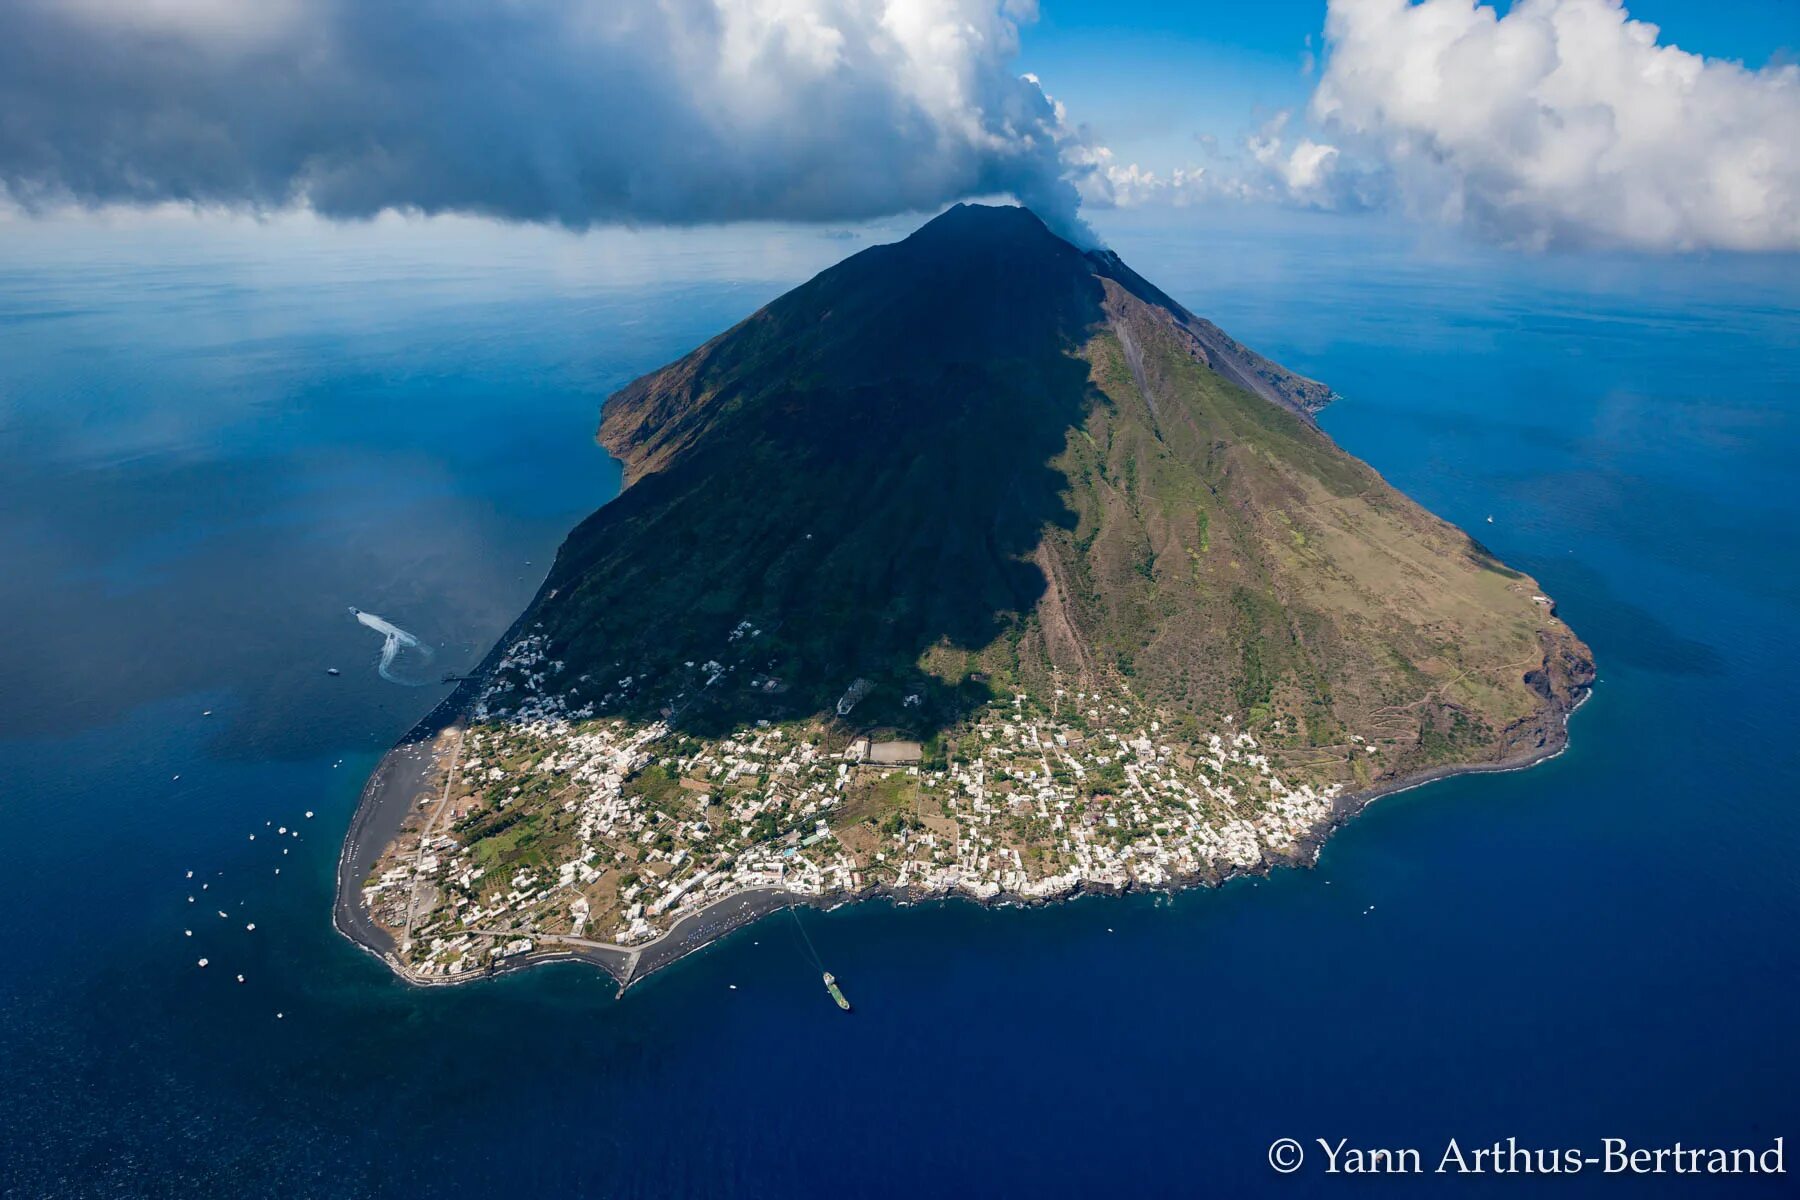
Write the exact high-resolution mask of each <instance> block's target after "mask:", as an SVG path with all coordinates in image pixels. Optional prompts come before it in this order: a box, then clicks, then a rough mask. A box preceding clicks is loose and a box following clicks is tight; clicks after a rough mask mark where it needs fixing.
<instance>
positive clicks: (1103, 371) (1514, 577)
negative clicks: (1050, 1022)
mask: <svg viewBox="0 0 1800 1200" xmlns="http://www.w3.org/2000/svg"><path fill="white" fill-rule="evenodd" d="M1329 398H1330V393H1329V391H1328V390H1327V389H1326V388H1325V387H1323V386H1322V385H1320V384H1318V383H1315V382H1313V381H1311V380H1306V379H1303V378H1301V377H1299V376H1295V375H1293V374H1292V373H1290V372H1287V371H1285V370H1283V369H1282V368H1281V367H1279V366H1277V365H1276V364H1274V363H1271V362H1269V361H1268V360H1266V359H1263V358H1261V357H1260V356H1258V355H1256V354H1254V353H1253V352H1251V351H1249V350H1247V349H1245V348H1244V347H1242V346H1241V345H1239V344H1238V343H1236V342H1235V341H1233V340H1232V339H1230V338H1229V337H1227V336H1226V335H1225V334H1224V333H1223V332H1222V331H1220V330H1219V329H1218V328H1217V327H1216V326H1214V325H1212V324H1211V323H1210V322H1206V321H1203V320H1201V319H1200V318H1197V317H1195V316H1193V315H1192V314H1190V313H1188V312H1187V311H1186V310H1185V309H1183V308H1181V306H1180V305H1178V304H1176V303H1175V302H1174V301H1172V300H1171V299H1169V298H1168V297H1167V296H1165V295H1164V294H1163V293H1162V292H1160V291H1158V290H1157V289H1156V288H1154V287H1153V286H1151V285H1150V284H1148V283H1147V282H1145V281H1144V280H1143V279H1142V278H1141V277H1140V276H1138V275H1137V274H1136V273H1135V272H1133V271H1132V270H1131V269H1130V268H1128V267H1126V266H1125V265H1124V264H1123V263H1122V262H1120V261H1119V260H1118V258H1117V257H1116V256H1115V255H1112V254H1110V253H1108V252H1104V251H1102V252H1095V253H1083V252H1082V251H1080V250H1078V249H1077V248H1075V247H1074V246H1072V245H1071V244H1069V243H1067V242H1065V241H1063V240H1062V239H1060V238H1058V237H1056V236H1055V235H1054V234H1052V233H1050V231H1049V230H1048V229H1046V228H1045V227H1044V226H1043V224H1042V223H1041V222H1040V221H1038V219H1037V218H1036V217H1035V216H1033V215H1032V214H1031V213H1030V212H1028V211H1026V210H1024V209H1018V208H983V207H975V206H958V207H957V208H955V209H952V210H950V211H949V212H947V213H945V214H944V215H943V216H941V217H939V218H937V219H936V220H934V221H932V222H931V223H929V224H928V225H926V226H925V227H924V228H922V229H921V230H919V231H918V232H917V233H915V234H914V235H912V236H911V237H909V238H907V239H906V240H904V241H902V242H899V243H896V244H894V245H889V246H881V247H876V248H874V249H870V250H867V251H865V252H863V253H861V254H858V255H855V256H854V257H852V258H850V259H848V260H846V261H845V262H843V263H840V264H838V265H837V266H835V267H833V268H831V269H829V270H827V271H825V272H823V273H822V274H820V275H819V276H817V277H816V278H814V279H813V280H811V281H810V282H808V283H806V284H804V285H802V286H800V287H798V288H796V289H794V290H793V291H791V292H789V293H787V294H786V295H784V296H782V297H781V298H779V299H777V300H776V301H774V302H773V303H771V304H770V305H768V306H767V307H766V308H764V309H762V310H761V311H759V312H758V313H756V314H754V315H753V316H751V317H750V318H748V319H747V320H745V321H744V322H742V323H741V324H739V325H738V326H736V327H734V328H733V329H731V330H729V331H727V332H726V333H724V334H721V335H720V336H719V337H717V338H715V339H713V340H712V341H710V342H708V343H707V344H706V345H704V346H702V347H700V348H699V349H697V350H695V351H694V352H693V353H691V354H689V355H688V356H686V357H685V358H683V359H681V360H679V361H678V362H675V363H673V364H671V365H669V366H668V367H665V368H663V369H662V370H660V371H657V372H654V373H652V374H650V375H647V376H645V377H643V378H642V379H639V380H638V381H636V382H634V383H632V384H631V385H630V386H628V387H626V388H624V389H623V390H621V391H620V392H618V393H617V394H615V395H614V396H613V397H611V398H610V399H609V400H608V401H607V404H606V408H605V413H604V417H603V421H602V424H601V429H600V440H601V441H602V443H603V444H604V445H605V446H606V447H607V448H608V449H609V450H610V451H612V453H613V454H615V455H616V456H617V457H619V458H620V459H621V460H622V462H623V463H624V465H625V479H626V483H627V487H626V490H625V491H624V492H623V493H622V494H621V495H620V496H619V497H618V498H617V499H616V500H614V501H613V502H612V503H610V504H608V505H606V506H605V507H604V508H602V509H601V510H600V511H598V512H597V513H595V514H594V515H593V516H592V517H590V518H589V519H588V520H586V521H585V522H583V523H582V524H581V525H580V526H579V527H578V528H577V529H576V530H575V531H574V532H573V533H572V534H571V535H570V537H569V539H568V541H567V542H566V543H565V545H564V546H563V548H562V550H561V551H560V553H559V555H558V558H557V562H556V565H555V567H554V568H553V570H552V573H551V576H550V578H549V580H548V581H547V583H546V585H545V589H544V591H543V593H542V594H541V596H540V599H539V601H538V603H537V605H536V608H535V611H534V612H533V613H532V614H531V615H530V621H531V623H532V624H534V625H535V626H536V627H537V631H538V632H540V633H542V634H543V635H545V636H546V637H547V639H548V641H549V646H550V651H551V655H552V656H553V657H554V658H556V659H558V660H561V661H563V662H564V663H566V664H567V666H566V669H565V673H566V675H567V677H568V679H567V680H566V681H565V683H564V687H565V688H566V689H567V690H572V691H574V692H575V693H576V695H577V696H578V697H580V698H582V699H588V700H592V701H594V702H595V703H596V704H597V705H598V706H599V707H600V709H601V710H602V711H619V712H625V713H627V714H630V715H633V716H639V717H649V716H656V715H667V714H673V716H674V717H675V720H676V722H677V724H679V725H680V726H682V727H684V728H687V729H690V730H692V731H693V732H696V733H702V734H717V733H721V732H724V731H727V730H729V729H732V728H737V727H741V726H742V725H744V724H747V723H749V722H751V721H754V720H757V719H764V718H767V719H780V718H785V717H796V716H805V715H811V714H815V713H822V712H828V711H830V710H831V708H832V705H833V704H834V703H835V702H836V701H837V700H838V698H839V697H840V696H842V695H843V694H844V692H845V690H846V688H847V686H849V685H850V683H851V682H852V681H853V680H855V679H858V678H863V679H867V680H869V681H871V682H872V683H873V684H874V688H873V690H872V691H870V692H869V694H868V697H867V699H866V700H865V701H863V702H862V704H861V705H860V706H859V707H858V708H857V709H856V712H855V720H856V721H857V722H858V723H859V724H860V725H862V726H865V727H867V726H881V727H893V728H897V729H905V730H910V731H913V732H916V733H919V734H922V735H929V734H931V733H933V732H935V731H936V730H938V729H940V728H942V727H944V726H945V725H947V724H949V723H952V722H954V721H956V720H957V719H958V718H959V717H961V716H963V715H965V714H966V713H967V712H968V711H970V709H971V708H972V707H973V706H975V705H977V704H979V703H982V702H984V701H986V700H987V699H988V698H989V697H990V696H991V695H993V694H994V693H995V692H997V691H1004V690H1007V689H1013V688H1019V689H1029V690H1033V691H1036V692H1038V693H1040V694H1048V693H1049V692H1050V691H1053V690H1054V689H1055V688H1056V687H1058V686H1061V685H1063V684H1067V683H1071V682H1074V683H1076V684H1078V685H1079V684H1081V683H1086V684H1091V685H1108V686H1114V685H1116V686H1125V687H1129V688H1130V689H1132V690H1133V691H1135V692H1137V693H1138V694H1139V695H1142V696H1144V697H1145V698H1146V699H1149V700H1150V701H1152V702H1153V703H1155V704H1157V705H1159V706H1164V707H1166V708H1167V710H1168V712H1169V713H1170V719H1171V720H1173V721H1177V722H1183V723H1186V724H1188V725H1190V726H1191V728H1192V729H1193V730H1198V729H1200V728H1203V727H1204V728H1212V727H1216V723H1217V722H1218V721H1220V720H1222V719H1224V718H1226V717H1230V718H1231V719H1232V720H1235V721H1238V722H1240V723H1241V724H1240V725H1239V727H1240V728H1252V729H1254V730H1256V731H1257V733H1258V736H1259V738H1261V739H1263V741H1264V744H1265V745H1268V746H1271V747H1273V748H1274V751H1275V753H1277V754H1280V755H1283V756H1285V762H1284V765H1285V766H1287V767H1290V768H1309V769H1316V770H1318V771H1320V772H1323V773H1324V774H1326V775H1335V776H1337V777H1339V778H1341V779H1343V780H1344V781H1345V782H1351V783H1357V784H1366V783H1368V782H1370V778H1369V776H1370V773H1371V767H1370V766H1369V765H1368V764H1367V763H1366V762H1365V761H1364V760H1363V758H1362V757H1361V756H1359V755H1358V754H1356V753H1355V748H1356V745H1357V744H1358V743H1357V741H1356V739H1358V738H1371V739H1372V738H1377V737H1380V738H1383V739H1384V740H1386V741H1387V742H1388V743H1389V744H1391V745H1395V746H1396V749H1397V752H1396V753H1393V754H1390V755H1384V756H1383V759H1382V763H1383V765H1382V767H1380V768H1379V772H1380V774H1379V776H1378V777H1380V778H1389V777H1393V776H1394V775H1396V774H1404V773H1406V772H1411V771H1417V770H1420V769H1424V768H1429V767H1431V766H1433V765H1436V764H1443V763H1451V762H1482V761H1500V760H1506V759H1510V758H1515V757H1520V756H1522V755H1524V754H1526V753H1527V752H1528V751H1529V749H1530V748H1531V747H1532V746H1534V745H1535V746H1536V747H1538V748H1542V747H1543V746H1544V745H1545V744H1547V743H1548V742H1549V741H1551V740H1553V739H1555V738H1556V737H1559V736H1560V732H1561V731H1560V724H1561V716H1562V714H1563V713H1564V712H1566V710H1567V708H1568V707H1569V706H1570V705H1571V704H1572V703H1573V701H1574V699H1575V698H1576V697H1577V696H1578V694H1579V693H1580V691H1581V690H1582V689H1583V688H1584V687H1585V686H1586V684H1587V683H1588V681H1589V680H1590V679H1591V675H1592V669H1591V666H1590V665H1589V663H1588V656H1587V652H1586V649H1585V647H1583V646H1582V645H1581V643H1580V642H1579V641H1578V640H1577V639H1576V638H1575V637H1574V636H1573V635H1572V634H1571V633H1570V632H1569V631H1568V629H1567V628H1566V627H1565V626H1563V625H1562V624H1561V622H1560V621H1558V620H1557V619H1556V618H1555V616H1554V615H1553V613H1552V611H1551V608H1550V605H1549V603H1548V601H1546V600H1544V599H1542V598H1541V597H1540V596H1539V595H1538V587H1537V585H1536V584H1535V583H1534V582H1533V581H1532V580H1530V579H1529V578H1527V577H1525V576H1523V575H1520V574H1519V573H1517V572H1514V571H1511V570H1509V569H1507V568H1506V567H1504V566H1503V565H1501V564H1500V563H1498V562H1496V561H1495V560H1494V559H1493V558H1492V556H1491V555H1489V554H1488V553H1487V552H1486V551H1485V550H1483V549H1482V548H1481V547H1480V546H1479V545H1477V544H1476V543H1474V542H1473V541H1472V540H1471V539H1469V538H1468V537H1467V536H1466V535H1465V534H1463V533H1462V532H1460V531H1458V530H1456V529H1454V528H1452V527H1450V526H1448V525H1446V524H1445V523H1443V522H1441V521H1439V520H1437V519H1436V518H1434V517H1432V516H1431V515H1430V514H1428V513H1426V512H1425V511H1424V510H1422V509H1420V508H1419V507H1418V506H1417V505H1415V504H1413V503H1412V502H1411V501H1409V500H1407V499H1406V498H1405V497H1404V496H1402V495H1400V494H1399V493H1398V492H1396V491H1394V490H1393V489H1392V488H1390V487H1389V486H1388V485H1387V484H1386V483H1385V482H1384V481H1383V480H1382V479H1381V478H1380V477H1379V476H1378V475H1377V474H1376V473H1375V472H1374V471H1372V470H1371V469H1369V468H1368V467H1367V466H1365V465H1364V464H1362V463H1361V462H1359V461H1357V460H1356V459H1354V458H1352V457H1350V456H1349V455H1347V454H1345V453H1344V452H1343V451H1342V450H1340V449H1339V448H1338V447H1337V446H1336V445H1334V444H1333V443H1332V442H1331V441H1330V439H1329V438H1328V437H1326V436H1325V435H1324V434H1323V433H1322V432H1321V431H1320V430H1319V429H1318V428H1317V427H1316V425H1314V424H1313V422H1312V420H1311V418H1310V414H1311V413H1312V412H1313V411H1316V410H1317V409H1318V408H1319V407H1321V406H1322V405H1323V404H1324V403H1325V402H1326V401H1327V400H1328V399H1329ZM726 667H728V668H730V670H726V671H721V670H720V668H726ZM582 676H585V677H586V678H581V677H582ZM913 697H916V699H913V700H912V701H911V702H910V703H909V698H913Z"/></svg>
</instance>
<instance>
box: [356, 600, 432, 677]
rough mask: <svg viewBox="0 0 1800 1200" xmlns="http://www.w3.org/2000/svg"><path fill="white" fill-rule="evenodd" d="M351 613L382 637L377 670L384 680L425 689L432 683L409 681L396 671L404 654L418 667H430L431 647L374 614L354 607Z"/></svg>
mask: <svg viewBox="0 0 1800 1200" xmlns="http://www.w3.org/2000/svg"><path fill="white" fill-rule="evenodd" d="M350 611H351V612H352V613H354V614H355V615H356V619H357V621H359V622H360V623H361V624H363V625H366V626H368V627H369V628H370V629H373V630H374V631H375V632H376V633H379V634H380V635H381V661H380V662H379V663H377V664H376V666H375V670H376V672H377V673H378V674H379V675H380V676H381V677H382V678H383V679H385V680H387V681H388V682H389V683H397V684H399V685H400V686H401V687H424V686H425V685H426V684H428V683H429V682H430V680H428V679H407V678H406V677H405V676H403V675H400V674H398V673H397V672H396V671H395V670H394V664H395V662H396V661H398V660H399V658H400V656H401V655H402V654H403V653H404V654H407V655H408V657H409V658H416V659H417V660H418V665H420V666H429V665H430V663H431V660H432V657H433V655H432V653H431V647H430V646H427V645H426V644H425V643H424V642H421V641H420V640H419V639H418V638H416V637H414V636H413V635H412V634H410V633H408V632H406V630H404V629H402V628H400V627H399V626H398V625H395V624H394V623H393V622H391V621H384V620H383V619H381V618H380V617H378V616H376V615H375V614H374V613H369V612H363V611H362V610H361V609H359V608H357V607H355V606H354V605H353V606H351V609H350Z"/></svg>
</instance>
